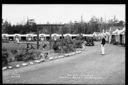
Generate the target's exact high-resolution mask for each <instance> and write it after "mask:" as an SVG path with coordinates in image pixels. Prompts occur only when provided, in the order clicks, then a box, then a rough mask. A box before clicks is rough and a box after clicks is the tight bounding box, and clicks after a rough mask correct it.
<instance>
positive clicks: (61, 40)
mask: <svg viewBox="0 0 128 85" xmlns="http://www.w3.org/2000/svg"><path fill="white" fill-rule="evenodd" d="M60 28H61V35H62V39H61V43H62V49H63V28H62V26H60ZM61 52H62V53H63V50H61Z"/></svg>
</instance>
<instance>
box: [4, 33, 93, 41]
mask: <svg viewBox="0 0 128 85" xmlns="http://www.w3.org/2000/svg"><path fill="white" fill-rule="evenodd" d="M68 36H69V37H71V38H72V39H73V38H76V37H77V36H79V34H64V35H63V37H68ZM91 36H92V34H83V37H91ZM51 38H52V39H58V38H60V39H61V38H62V35H61V34H56V33H55V34H51ZM16 39H19V40H20V41H36V40H37V34H2V40H9V41H15V40H16ZM49 39H50V34H39V40H47V41H48V40H49Z"/></svg>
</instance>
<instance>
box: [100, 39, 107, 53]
mask: <svg viewBox="0 0 128 85" xmlns="http://www.w3.org/2000/svg"><path fill="white" fill-rule="evenodd" d="M105 43H106V40H105V38H104V37H103V38H102V42H101V54H102V55H104V54H105V48H104V46H105Z"/></svg>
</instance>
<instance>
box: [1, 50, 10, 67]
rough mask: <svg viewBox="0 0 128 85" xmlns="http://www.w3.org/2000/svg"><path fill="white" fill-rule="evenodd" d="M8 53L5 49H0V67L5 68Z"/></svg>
mask: <svg viewBox="0 0 128 85" xmlns="http://www.w3.org/2000/svg"><path fill="white" fill-rule="evenodd" d="M8 56H9V54H8V52H7V49H5V48H3V49H2V66H7V65H8Z"/></svg>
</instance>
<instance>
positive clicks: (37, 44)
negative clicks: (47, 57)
mask: <svg viewBox="0 0 128 85" xmlns="http://www.w3.org/2000/svg"><path fill="white" fill-rule="evenodd" d="M36 29H37V49H39V28H38V27H37V25H36Z"/></svg>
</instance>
